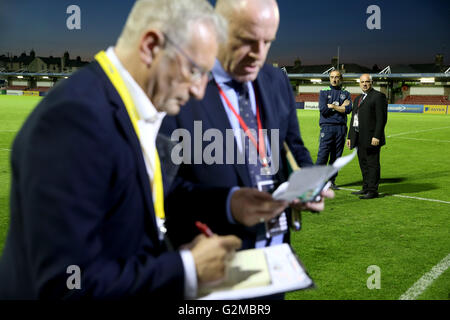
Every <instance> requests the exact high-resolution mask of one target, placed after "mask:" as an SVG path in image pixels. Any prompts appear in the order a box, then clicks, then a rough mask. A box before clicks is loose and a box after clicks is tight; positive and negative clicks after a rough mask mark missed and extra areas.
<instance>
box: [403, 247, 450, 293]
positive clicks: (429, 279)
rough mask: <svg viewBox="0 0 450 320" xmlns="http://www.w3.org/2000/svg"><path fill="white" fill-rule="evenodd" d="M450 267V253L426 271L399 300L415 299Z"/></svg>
mask: <svg viewBox="0 0 450 320" xmlns="http://www.w3.org/2000/svg"><path fill="white" fill-rule="evenodd" d="M449 267H450V254H448V255H447V256H446V257H445V258H444V259H442V260H441V262H439V263H438V264H437V265H435V266H434V267H433V268H432V269H431V270H430V271H429V272H427V273H425V274H424V275H423V276H422V278H420V279H419V280H417V282H416V283H414V284H413V286H412V287H411V288H409V289H408V290H407V291H406V292H405V293H404V294H402V295H401V296H400V298H398V299H399V300H415V299H416V298H417V297H418V296H420V295H421V294H422V293H423V292H424V291H425V289H426V288H427V287H428V286H429V285H430V284H432V283H433V281H434V280H436V279H437V278H438V277H439V276H440V275H441V274H443V273H444V272H445V270H447V269H448V268H449Z"/></svg>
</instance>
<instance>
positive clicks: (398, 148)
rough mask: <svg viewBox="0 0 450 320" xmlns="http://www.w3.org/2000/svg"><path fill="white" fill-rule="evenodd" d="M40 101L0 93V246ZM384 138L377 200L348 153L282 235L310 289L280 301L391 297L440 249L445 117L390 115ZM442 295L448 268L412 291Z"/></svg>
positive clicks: (447, 202)
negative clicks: (321, 201)
mask: <svg viewBox="0 0 450 320" xmlns="http://www.w3.org/2000/svg"><path fill="white" fill-rule="evenodd" d="M39 100H40V98H37V97H13V96H0V119H1V125H0V185H1V187H0V252H1V250H2V249H3V246H4V241H5V238H6V235H7V231H8V222H9V188H10V164H9V154H10V149H11V144H12V141H13V139H14V136H15V134H16V132H17V130H18V129H19V128H20V126H21V124H22V123H23V121H24V120H25V119H26V117H27V115H28V114H29V112H30V111H31V110H32V109H33V107H34V106H35V105H36V104H37V103H38V102H39ZM298 118H299V122H300V127H301V133H302V137H303V139H304V141H305V144H306V146H307V147H308V149H309V150H310V152H311V156H312V157H313V160H315V159H316V157H317V150H318V143H319V124H318V122H319V121H318V118H319V115H318V111H307V110H299V111H298ZM386 135H387V136H388V138H387V145H386V146H385V147H383V149H382V151H381V178H382V181H381V184H380V190H379V191H380V192H381V193H383V195H384V196H383V197H381V198H378V199H373V200H360V199H359V198H358V197H357V196H354V195H352V194H351V193H350V192H351V190H356V189H360V187H361V173H360V170H359V166H358V161H357V159H355V160H354V161H353V162H351V163H350V164H349V165H348V166H346V167H345V168H343V169H342V171H341V172H340V173H339V176H338V178H337V184H338V185H339V186H341V187H342V189H341V190H337V191H336V197H335V199H333V200H327V201H326V208H325V211H324V212H322V213H320V214H312V213H309V212H304V213H303V214H302V216H303V221H302V226H303V228H302V230H301V231H300V232H293V233H291V235H292V246H293V248H294V249H295V251H296V252H297V254H298V256H299V257H300V258H301V260H302V261H303V263H304V265H305V266H306V268H307V270H308V272H309V274H310V275H311V277H312V278H313V279H314V281H315V284H316V288H315V289H311V290H304V291H296V292H291V293H288V294H287V296H286V298H287V299H289V300H297V299H352V300H356V299H363V300H365V299H376V300H378V299H383V300H384V299H388V300H390V299H394V300H395V299H398V298H399V297H400V296H401V295H402V294H403V293H405V292H406V291H407V290H408V288H410V287H411V286H412V285H413V284H414V283H415V282H416V281H417V280H419V279H420V278H421V277H422V276H423V275H424V274H425V273H427V272H429V271H430V270H431V269H432V268H433V266H435V265H436V264H438V263H439V262H440V261H441V260H442V259H444V258H445V257H446V256H447V255H449V253H450V192H449V191H450V188H449V185H450V161H449V157H450V115H447V116H444V115H442V116H441V115H425V114H395V113H389V118H388V124H387V127H386ZM349 152H350V151H349V150H348V149H346V150H345V152H344V155H346V154H349ZM408 197H409V198H408ZM419 198H421V199H419ZM425 199H432V200H440V201H443V202H434V201H427V200H425ZM372 265H376V266H378V267H379V268H380V271H381V272H380V285H381V288H380V289H372V290H371V289H368V287H367V280H368V278H369V277H370V276H371V275H372V274H371V273H368V272H367V269H368V267H369V266H372ZM449 298H450V271H449V270H447V271H445V272H444V273H443V274H442V275H441V276H440V277H439V278H437V279H436V280H435V281H434V282H433V283H432V284H431V285H430V286H429V287H428V288H427V289H426V290H425V291H424V292H423V293H422V294H421V295H420V296H419V297H418V299H449Z"/></svg>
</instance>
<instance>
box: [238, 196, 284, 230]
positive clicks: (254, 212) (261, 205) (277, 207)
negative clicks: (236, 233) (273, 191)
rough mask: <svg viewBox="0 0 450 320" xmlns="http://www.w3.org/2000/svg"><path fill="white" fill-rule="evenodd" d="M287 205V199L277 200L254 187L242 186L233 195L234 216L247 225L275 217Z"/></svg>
mask: <svg viewBox="0 0 450 320" xmlns="http://www.w3.org/2000/svg"><path fill="white" fill-rule="evenodd" d="M287 206H288V203H287V202H286V201H279V200H275V199H273V198H272V196H271V195H270V194H269V193H267V192H261V191H258V190H257V189H252V188H241V189H239V190H237V191H235V192H234V193H233V195H232V196H231V214H232V215H233V218H234V219H235V220H236V221H237V222H239V223H241V224H243V225H245V226H247V227H251V226H254V225H255V224H258V223H260V222H262V221H268V220H270V219H272V218H275V217H276V216H278V215H279V214H280V213H282V212H283V211H284V209H286V208H287Z"/></svg>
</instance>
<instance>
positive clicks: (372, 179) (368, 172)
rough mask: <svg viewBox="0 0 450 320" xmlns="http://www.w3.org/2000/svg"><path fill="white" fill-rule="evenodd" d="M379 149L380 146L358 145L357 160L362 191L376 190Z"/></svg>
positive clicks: (378, 173) (378, 178)
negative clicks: (360, 174) (361, 180)
mask: <svg viewBox="0 0 450 320" xmlns="http://www.w3.org/2000/svg"><path fill="white" fill-rule="evenodd" d="M380 150H381V147H379V146H377V147H374V146H369V147H361V146H358V160H359V167H360V168H361V173H362V178H363V187H362V189H363V190H364V191H372V192H378V184H379V183H380Z"/></svg>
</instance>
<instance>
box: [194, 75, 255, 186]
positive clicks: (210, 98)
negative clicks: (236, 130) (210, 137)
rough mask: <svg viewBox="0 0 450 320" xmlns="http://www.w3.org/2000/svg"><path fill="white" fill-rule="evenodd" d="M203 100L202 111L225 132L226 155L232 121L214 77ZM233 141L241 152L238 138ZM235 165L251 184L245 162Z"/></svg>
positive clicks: (238, 171)
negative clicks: (226, 139) (227, 138)
mask: <svg viewBox="0 0 450 320" xmlns="http://www.w3.org/2000/svg"><path fill="white" fill-rule="evenodd" d="M202 101H203V102H202V104H203V105H202V109H203V110H202V111H203V112H205V113H206V115H207V117H208V119H209V120H210V121H211V124H212V127H213V128H216V129H218V130H220V132H222V133H223V134H224V156H225V152H227V150H226V143H225V137H226V130H227V129H229V130H232V128H231V124H230V121H229V120H228V116H227V113H226V112H225V110H224V106H223V104H222V99H220V95H219V90H218V88H217V85H216V82H215V81H214V79H212V80H210V81H209V83H208V86H207V88H206V93H205V98H204V99H203V100H202ZM233 141H234V143H233V148H234V150H235V151H236V153H238V152H240V151H239V149H238V147H237V144H236V139H234V140H233ZM235 159H236V157H235ZM233 167H234V169H235V170H236V172H237V174H238V176H239V177H240V178H241V180H242V182H243V184H244V185H246V186H250V185H251V180H250V177H249V175H248V170H247V166H246V165H245V164H237V163H234V165H233Z"/></svg>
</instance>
